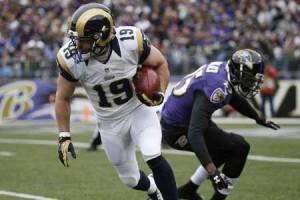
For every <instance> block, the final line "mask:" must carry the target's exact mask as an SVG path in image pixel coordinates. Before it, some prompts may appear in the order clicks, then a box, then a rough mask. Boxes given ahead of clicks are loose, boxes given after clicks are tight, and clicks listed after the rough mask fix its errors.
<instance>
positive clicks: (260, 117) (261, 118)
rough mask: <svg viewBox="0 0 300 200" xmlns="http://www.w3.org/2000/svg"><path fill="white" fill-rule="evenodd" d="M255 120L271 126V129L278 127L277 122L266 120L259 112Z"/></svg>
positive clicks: (260, 123)
mask: <svg viewBox="0 0 300 200" xmlns="http://www.w3.org/2000/svg"><path fill="white" fill-rule="evenodd" d="M255 121H256V123H257V124H259V125H262V126H265V127H268V128H271V129H273V130H277V129H280V126H279V124H277V123H275V122H273V121H267V120H266V118H265V117H264V116H263V115H262V114H261V113H259V114H258V115H257V118H256V119H255Z"/></svg>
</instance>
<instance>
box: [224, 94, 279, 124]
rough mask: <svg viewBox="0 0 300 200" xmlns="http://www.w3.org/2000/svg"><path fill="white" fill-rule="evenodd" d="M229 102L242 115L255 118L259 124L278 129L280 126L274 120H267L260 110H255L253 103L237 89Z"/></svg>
mask: <svg viewBox="0 0 300 200" xmlns="http://www.w3.org/2000/svg"><path fill="white" fill-rule="evenodd" d="M229 104H230V105H231V106H232V107H233V108H234V109H235V110H237V111H238V112H239V113H241V114H242V115H245V116H247V117H249V118H251V119H254V120H255V121H256V123H257V124H260V125H262V126H266V127H268V128H271V129H274V130H277V129H279V128H280V126H279V125H278V124H277V123H275V122H272V121H267V120H266V118H265V117H264V116H263V115H262V113H260V112H259V111H257V110H255V109H254V108H253V107H252V105H251V104H250V103H249V102H248V101H247V100H246V99H245V98H244V97H242V96H241V95H239V94H238V93H237V92H236V91H234V90H233V93H232V98H231V100H230V102H229Z"/></svg>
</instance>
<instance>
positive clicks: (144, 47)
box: [136, 29, 151, 64]
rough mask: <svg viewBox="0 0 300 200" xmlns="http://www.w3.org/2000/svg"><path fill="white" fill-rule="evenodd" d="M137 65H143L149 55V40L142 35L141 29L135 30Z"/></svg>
mask: <svg viewBox="0 0 300 200" xmlns="http://www.w3.org/2000/svg"><path fill="white" fill-rule="evenodd" d="M136 34H137V41H138V55H139V64H141V63H143V62H144V61H145V60H146V58H147V57H148V55H149V54H150V50H151V45H150V41H149V39H148V38H147V37H146V36H145V35H144V33H143V32H142V31H141V29H137V32H136Z"/></svg>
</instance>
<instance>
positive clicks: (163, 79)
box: [155, 62, 170, 93]
mask: <svg viewBox="0 0 300 200" xmlns="http://www.w3.org/2000/svg"><path fill="white" fill-rule="evenodd" d="M155 71H156V73H157V74H158V76H159V80H160V91H159V92H163V93H164V92H165V91H166V89H167V87H168V84H169V81H170V72H169V69H168V64H167V62H162V63H160V65H159V66H158V67H157V68H156V70H155Z"/></svg>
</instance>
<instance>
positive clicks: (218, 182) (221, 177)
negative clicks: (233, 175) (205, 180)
mask: <svg viewBox="0 0 300 200" xmlns="http://www.w3.org/2000/svg"><path fill="white" fill-rule="evenodd" d="M209 179H210V180H211V182H212V184H213V186H214V188H215V189H216V190H218V191H221V190H223V189H228V181H227V179H228V178H227V177H226V176H225V174H223V173H221V172H219V171H218V170H216V171H215V173H214V174H212V175H209Z"/></svg>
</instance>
